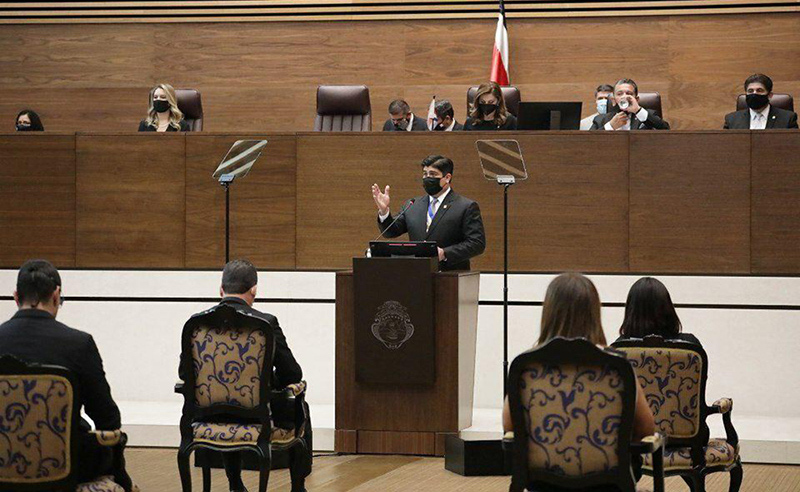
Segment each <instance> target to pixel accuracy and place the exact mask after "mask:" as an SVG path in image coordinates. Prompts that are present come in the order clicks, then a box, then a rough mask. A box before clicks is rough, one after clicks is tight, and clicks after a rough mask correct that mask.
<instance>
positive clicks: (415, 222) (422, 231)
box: [372, 155, 486, 270]
mask: <svg viewBox="0 0 800 492" xmlns="http://www.w3.org/2000/svg"><path fill="white" fill-rule="evenodd" d="M452 180H453V161H451V160H450V159H448V158H447V157H443V156H440V155H431V156H428V157H426V158H425V159H423V160H422V187H423V188H424V189H425V192H426V193H427V194H426V195H423V196H421V197H417V198H415V199H414V200H411V201H410V202H409V204H407V205H406V206H405V207H404V208H403V210H402V211H401V212H400V213H399V214H398V215H397V216H396V217H392V214H391V212H390V210H389V204H390V199H389V186H388V185H387V186H386V188H384V190H383V192H381V190H380V188H379V187H378V185H377V184H373V185H372V197H373V199H374V200H375V204H376V205H377V206H378V228H379V229H380V230H381V232H382V234H383V235H384V236H386V237H397V236H399V235H401V234H405V233H406V232H408V237H409V239H410V240H411V241H436V243H437V245H438V250H439V267H440V269H441V270H469V268H470V265H469V259H470V258H472V257H473V256H478V255H479V254H481V253H483V250H484V249H486V234H485V233H484V230H483V219H482V218H481V209H480V207H478V203H477V202H474V201H472V200H470V199H469V198H466V197H463V196H461V195H458V194H457V193H456V192H455V191H453V190H452V189H451V186H450V183H451V181H452Z"/></svg>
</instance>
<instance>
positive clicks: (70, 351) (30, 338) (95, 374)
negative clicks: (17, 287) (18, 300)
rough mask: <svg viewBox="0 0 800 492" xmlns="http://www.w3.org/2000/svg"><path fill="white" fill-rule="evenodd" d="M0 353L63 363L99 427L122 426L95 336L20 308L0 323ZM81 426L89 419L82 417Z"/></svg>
mask: <svg viewBox="0 0 800 492" xmlns="http://www.w3.org/2000/svg"><path fill="white" fill-rule="evenodd" d="M0 353H3V354H11V355H13V356H15V357H17V358H19V359H22V360H24V361H26V362H29V363H30V362H35V363H38V364H51V365H57V366H63V367H66V368H67V369H69V370H70V371H72V372H73V373H75V375H76V376H77V378H78V386H79V388H78V390H79V391H80V398H81V401H80V404H81V405H82V406H83V408H84V409H85V410H86V414H87V415H88V416H89V418H91V419H92V421H94V425H95V426H96V428H97V429H99V430H115V429H119V428H120V427H121V426H122V422H121V418H120V414H119V408H117V404H116V403H114V399H113V398H112V397H111V388H110V387H109V386H108V381H106V373H105V372H104V371H103V361H102V359H101V358H100V352H99V351H98V350H97V345H96V344H95V343H94V339H93V338H92V336H91V335H90V334H88V333H84V332H82V331H79V330H74V329H72V328H70V327H68V326H67V325H65V324H63V323H60V322H58V321H56V319H55V318H54V317H53V316H52V315H51V314H50V313H48V312H46V311H42V310H40V309H21V310H19V311H17V313H16V314H15V315H14V316H13V317H12V318H11V319H10V320H9V321H6V322H5V323H3V324H2V325H0ZM82 427H83V428H84V430H89V428H90V427H89V423H88V422H86V421H85V420H84V421H82Z"/></svg>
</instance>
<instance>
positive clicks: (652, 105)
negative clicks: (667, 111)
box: [639, 92, 664, 118]
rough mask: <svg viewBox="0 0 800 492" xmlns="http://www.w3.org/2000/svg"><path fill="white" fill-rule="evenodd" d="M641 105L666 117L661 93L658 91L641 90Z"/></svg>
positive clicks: (659, 115)
mask: <svg viewBox="0 0 800 492" xmlns="http://www.w3.org/2000/svg"><path fill="white" fill-rule="evenodd" d="M639 106H641V107H643V108H644V109H649V110H650V111H653V112H654V113H655V114H656V116H658V117H659V118H663V117H664V114H663V113H662V112H661V94H659V93H658V92H640V93H639Z"/></svg>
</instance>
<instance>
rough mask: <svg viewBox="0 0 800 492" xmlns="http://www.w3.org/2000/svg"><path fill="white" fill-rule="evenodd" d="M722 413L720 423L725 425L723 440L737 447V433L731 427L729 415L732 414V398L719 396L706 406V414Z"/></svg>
mask: <svg viewBox="0 0 800 492" xmlns="http://www.w3.org/2000/svg"><path fill="white" fill-rule="evenodd" d="M715 413H719V414H722V425H724V426H725V440H726V441H727V442H728V444H730V445H731V446H733V447H734V448H736V449H738V448H739V435H738V434H737V433H736V429H734V428H733V422H732V421H731V415H732V414H733V398H720V399H719V400H717V401H715V402H714V403H713V404H712V405H711V406H710V407H708V414H709V415H713V414H715Z"/></svg>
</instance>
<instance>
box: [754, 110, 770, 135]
mask: <svg viewBox="0 0 800 492" xmlns="http://www.w3.org/2000/svg"><path fill="white" fill-rule="evenodd" d="M767 118H769V104H767V107H766V108H764V109H763V110H761V111H753V110H752V109H751V110H750V129H751V130H766V129H767Z"/></svg>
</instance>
